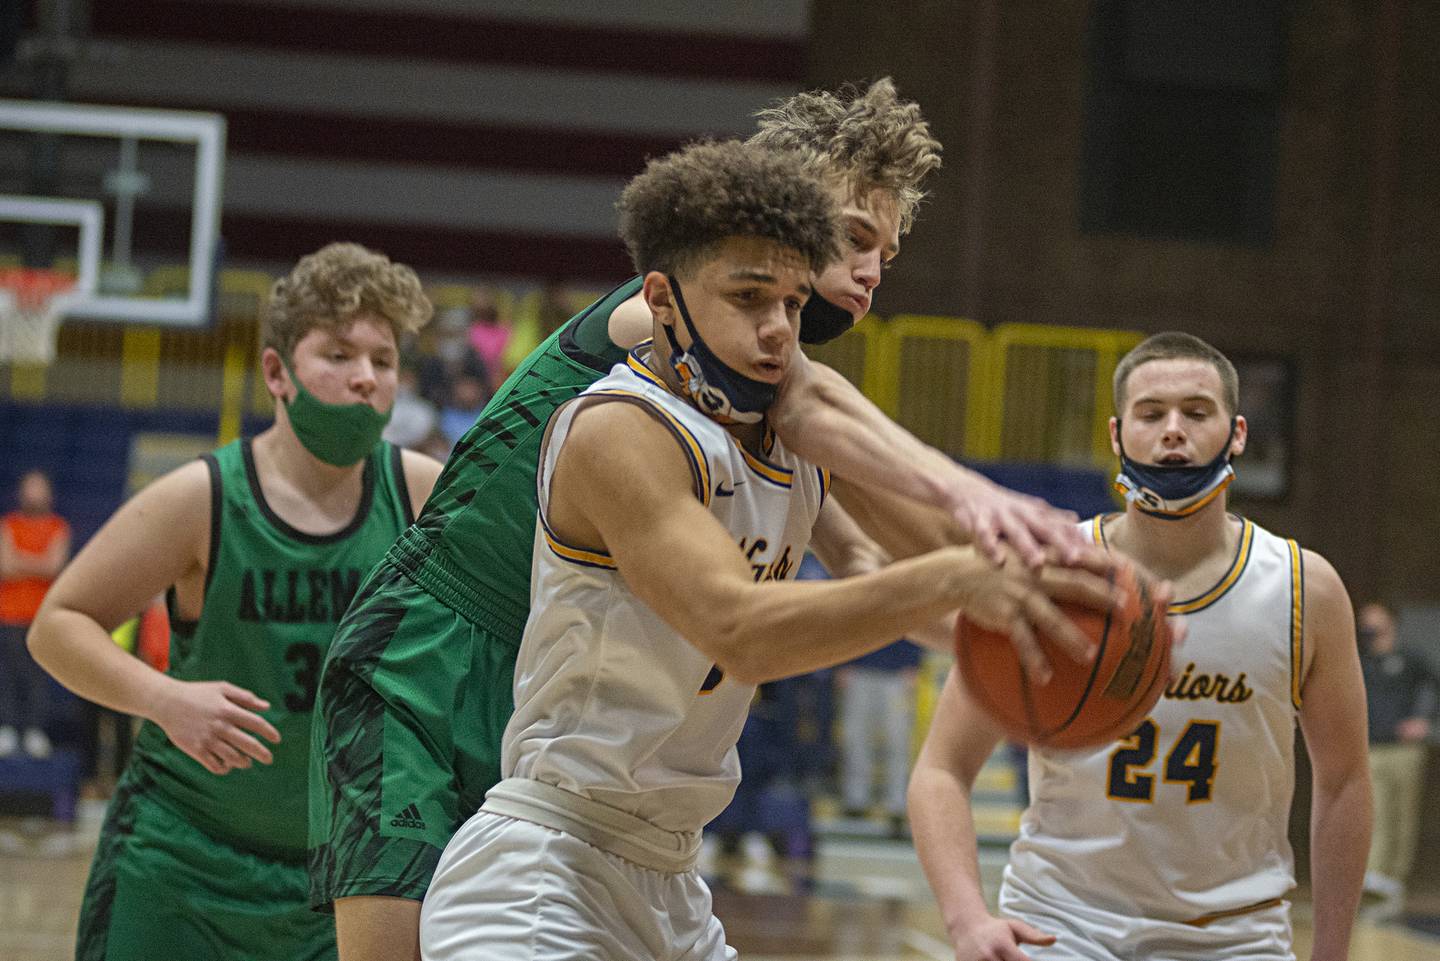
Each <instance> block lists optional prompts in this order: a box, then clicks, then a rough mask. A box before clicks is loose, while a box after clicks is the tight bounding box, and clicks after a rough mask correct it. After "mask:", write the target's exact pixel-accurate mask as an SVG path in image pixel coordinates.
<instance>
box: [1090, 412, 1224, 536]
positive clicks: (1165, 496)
mask: <svg viewBox="0 0 1440 961" xmlns="http://www.w3.org/2000/svg"><path fill="white" fill-rule="evenodd" d="M1120 426H1121V425H1120V422H1119V421H1118V420H1117V421H1116V424H1115V436H1116V437H1117V438H1118V437H1119V436H1120ZM1234 439H1235V418H1234V417H1232V418H1230V433H1229V434H1228V435H1227V436H1226V438H1225V443H1224V445H1222V446H1221V448H1220V453H1218V454H1216V455H1215V457H1214V459H1213V460H1211V461H1210V462H1209V463H1208V464H1201V465H1199V466H1198V467H1192V466H1189V465H1181V466H1165V465H1163V464H1141V463H1138V462H1136V461H1133V460H1131V459H1130V457H1129V456H1128V455H1127V454H1126V453H1125V444H1124V442H1123V441H1121V442H1120V473H1119V474H1117V475H1116V476H1115V489H1116V490H1117V491H1119V492H1120V493H1121V494H1123V495H1124V496H1125V500H1126V501H1127V502H1129V503H1131V504H1134V505H1135V507H1136V509H1137V510H1139V511H1140V512H1141V513H1144V514H1149V515H1151V516H1152V517H1163V518H1167V519H1170V520H1178V519H1179V518H1182V517H1189V516H1190V515H1191V514H1194V513H1195V512H1197V511H1199V510H1200V509H1201V508H1203V507H1204V506H1205V505H1206V504H1208V503H1210V501H1212V500H1214V499H1215V498H1216V497H1218V496H1220V492H1221V491H1223V490H1224V489H1225V488H1227V487H1229V486H1230V482H1231V481H1233V480H1234V479H1235V468H1234V467H1233V466H1231V464H1230V442H1231V441H1232V440H1234Z"/></svg>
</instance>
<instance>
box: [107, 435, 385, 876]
mask: <svg viewBox="0 0 1440 961" xmlns="http://www.w3.org/2000/svg"><path fill="white" fill-rule="evenodd" d="M204 460H205V463H206V465H207V466H208V467H209V468H210V560H209V564H208V565H207V570H206V575H205V576H206V583H205V600H204V605H203V607H202V608H201V613H200V618H199V620H198V621H194V622H183V621H179V620H178V619H175V622H174V625H173V628H172V632H171V639H170V668H169V673H170V675H171V676H173V677H177V678H180V679H181V680H186V681H229V682H230V683H232V684H235V685H237V686H239V687H243V688H246V689H247V690H250V691H253V692H254V693H255V694H257V695H259V696H260V697H262V698H264V699H265V700H267V701H269V702H270V709H269V710H267V711H264V712H262V713H263V714H264V716H265V718H266V720H268V721H269V722H270V723H271V724H273V725H274V726H275V728H276V730H278V731H279V732H280V737H281V742H280V743H279V744H270V743H269V742H268V741H265V740H264V739H263V738H261V737H260V736H259V735H253V736H254V737H255V738H256V739H257V740H260V741H261V743H264V744H266V746H267V747H269V748H270V751H271V753H272V754H273V755H274V757H275V760H274V763H273V764H268V765H267V764H260V763H259V762H256V763H254V764H252V765H251V767H250V768H249V769H247V770H237V771H231V772H230V773H228V774H225V775H223V776H219V777H217V776H216V775H214V774H211V773H210V772H209V771H206V770H205V769H204V768H203V767H201V766H200V764H199V763H198V762H196V761H195V760H194V759H192V758H191V757H190V756H189V755H187V754H185V753H184V752H183V751H181V750H180V749H179V748H178V747H176V746H175V745H174V744H172V743H171V742H170V740H169V738H167V737H166V736H165V732H164V731H162V730H161V729H160V728H159V727H158V726H157V725H155V724H151V723H146V724H145V725H144V727H143V728H142V729H141V731H140V735H139V737H138V738H137V740H136V747H135V760H134V762H133V763H134V764H137V765H139V766H140V767H141V769H142V771H143V773H144V774H146V775H148V777H149V778H150V779H151V781H152V782H153V784H154V792H155V793H156V794H158V796H159V797H160V798H161V800H163V801H164V802H165V803H168V804H169V805H171V806H172V807H174V808H175V809H176V810H177V812H178V813H180V814H182V815H183V816H185V817H186V818H187V819H189V820H191V821H194V822H195V823H196V824H198V825H200V826H201V827H202V828H203V829H204V830H206V831H207V832H208V833H210V834H212V835H214V836H215V837H217V838H220V839H222V840H224V841H226V842H228V843H230V844H233V845H234V846H236V847H238V848H242V849H244V850H249V851H253V852H255V853H257V854H261V855H264V856H266V857H271V858H278V859H285V860H301V859H303V858H304V857H305V844H306V819H307V816H308V815H307V810H306V782H307V772H308V770H309V758H310V716H311V710H312V707H313V706H314V703H315V689H316V684H317V683H318V681H319V677H320V665H321V663H322V662H323V661H324V658H325V651H326V649H327V648H328V647H329V646H330V639H331V637H332V636H333V634H334V632H335V625H336V623H337V622H338V621H339V620H340V618H341V616H342V615H343V614H344V613H345V609H346V608H347V607H348V606H349V604H350V599H351V598H352V597H353V596H354V594H355V591H356V588H358V587H359V585H360V580H361V578H362V577H363V576H364V574H365V573H366V572H367V571H369V570H370V568H371V567H372V566H374V564H375V562H376V561H377V560H378V559H379V558H380V557H381V556H382V555H383V554H384V553H385V549H386V548H388V547H389V546H390V544H391V543H392V542H393V541H394V540H395V537H396V536H397V535H398V534H399V533H400V532H401V531H402V530H404V528H405V525H406V524H407V523H408V522H409V521H410V519H411V518H410V500H409V494H408V492H407V490H406V487H405V475H404V472H403V470H402V468H401V462H400V450H399V449H398V448H396V447H393V446H391V445H390V444H387V443H384V442H382V443H380V444H378V445H377V446H376V447H375V449H374V450H373V451H371V453H370V455H369V457H368V459H367V460H366V462H365V469H364V474H363V479H362V487H361V496H360V505H359V507H358V509H357V510H356V512H355V516H354V518H353V519H352V520H351V522H350V523H349V524H347V525H346V526H345V528H344V529H343V530H340V531H337V532H335V533H333V534H326V535H315V534H305V533H302V532H301V531H297V530H295V529H294V528H293V527H291V526H290V525H289V524H287V523H285V521H283V520H281V519H280V518H279V517H278V516H277V515H276V514H275V513H274V512H273V511H272V510H271V509H270V505H269V504H267V503H266V501H265V497H264V495H263V493H262V492H261V490H260V482H259V479H258V477H257V475H256V472H255V460H254V457H253V455H252V453H251V449H250V441H248V440H240V441H236V442H235V443H232V444H228V445H226V446H225V447H222V448H220V449H219V450H217V451H215V452H214V453H213V454H206V455H205V456H204Z"/></svg>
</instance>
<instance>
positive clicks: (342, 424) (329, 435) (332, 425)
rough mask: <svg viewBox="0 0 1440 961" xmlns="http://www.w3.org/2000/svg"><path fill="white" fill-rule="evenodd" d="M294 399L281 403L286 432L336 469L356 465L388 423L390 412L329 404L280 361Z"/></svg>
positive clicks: (349, 405)
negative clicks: (293, 435)
mask: <svg viewBox="0 0 1440 961" xmlns="http://www.w3.org/2000/svg"><path fill="white" fill-rule="evenodd" d="M281 363H283V364H285V370H286V371H287V372H288V373H289V374H290V382H291V383H293V384H294V385H295V397H294V398H293V399H291V400H289V401H286V402H284V403H285V412H286V414H288V415H289V417H290V428H291V429H292V430H293V431H295V436H296V437H297V438H299V440H300V443H301V444H303V445H305V449H306V450H308V451H309V452H310V453H312V454H314V455H315V457H316V458H317V459H319V460H322V461H324V462H325V463H327V464H333V465H334V466H336V467H349V466H350V465H351V464H358V463H359V462H360V461H362V460H364V459H365V455H366V454H368V453H370V450H371V448H373V447H374V446H375V445H376V444H378V443H380V434H381V433H382V432H383V431H384V430H385V425H386V424H388V423H390V414H391V412H392V411H393V410H394V408H393V407H392V408H391V410H387V411H386V412H385V413H383V414H382V413H380V412H379V411H377V410H376V409H375V408H373V407H371V406H370V405H369V404H365V403H360V404H329V403H326V402H325V401H322V400H320V399H319V398H317V397H316V396H315V395H314V394H312V393H310V392H309V391H308V390H306V389H305V385H304V384H302V383H300V378H299V377H296V376H295V371H294V370H292V369H291V367H290V364H289V363H288V362H286V361H284V360H282V361H281Z"/></svg>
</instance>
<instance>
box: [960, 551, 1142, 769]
mask: <svg viewBox="0 0 1440 961" xmlns="http://www.w3.org/2000/svg"><path fill="white" fill-rule="evenodd" d="M1115 578H1116V581H1117V582H1118V583H1119V585H1120V586H1121V587H1122V588H1125V589H1126V597H1127V600H1126V602H1125V603H1124V605H1123V606H1121V607H1117V608H1115V609H1114V610H1112V611H1110V612H1109V613H1102V612H1100V611H1095V610H1091V609H1089V608H1085V607H1080V606H1078V605H1074V604H1060V605H1059V607H1060V609H1061V611H1062V612H1063V613H1064V614H1065V615H1066V616H1067V617H1069V618H1070V619H1071V621H1073V622H1074V623H1075V625H1076V626H1077V627H1078V628H1079V629H1080V631H1081V633H1083V634H1085V635H1086V636H1087V637H1088V638H1090V640H1091V641H1092V642H1093V643H1095V644H1096V645H1097V650H1096V654H1095V660H1094V661H1093V662H1092V663H1090V664H1077V663H1076V662H1075V661H1072V660H1071V659H1070V658H1068V657H1066V656H1065V655H1064V654H1063V653H1062V652H1061V651H1060V649H1059V648H1058V647H1056V646H1055V645H1054V644H1052V643H1050V642H1049V641H1048V640H1046V639H1045V638H1044V637H1041V638H1040V644H1041V647H1042V648H1043V649H1044V651H1045V656H1046V657H1047V658H1049V660H1050V666H1051V668H1052V671H1053V675H1052V677H1051V678H1050V681H1049V683H1047V684H1045V685H1043V686H1041V685H1037V684H1035V683H1034V682H1033V681H1031V680H1030V678H1028V677H1026V675H1025V671H1024V668H1023V667H1022V665H1021V663H1020V658H1019V656H1018V655H1017V654H1016V653H1015V648H1014V647H1012V646H1011V643H1010V638H1009V637H1008V636H1006V635H1005V634H1003V633H1000V632H998V631H991V630H987V629H985V628H983V627H980V626H979V625H977V624H974V623H971V622H970V621H968V620H966V619H965V618H964V617H961V618H960V620H959V623H958V624H957V625H956V637H955V648H956V656H957V658H958V666H959V669H960V677H961V680H962V681H963V683H964V684H965V688H966V690H967V691H969V693H970V696H971V697H973V698H974V699H975V701H976V702H977V703H978V704H979V705H980V706H981V707H982V708H984V710H985V712H986V713H987V714H989V715H990V717H991V718H993V719H994V720H995V722H996V723H997V724H999V726H1000V727H1001V728H1002V729H1003V730H1004V731H1005V732H1006V734H1008V735H1009V736H1011V737H1013V738H1015V739H1016V740H1019V741H1023V742H1025V743H1026V744H1032V745H1035V746H1038V747H1051V748H1083V747H1095V746H1098V745H1101V744H1105V743H1108V742H1110V741H1113V740H1115V739H1116V738H1120V737H1123V736H1125V735H1126V734H1128V733H1130V731H1131V730H1133V729H1134V728H1135V726H1136V725H1137V724H1139V723H1140V721H1141V720H1142V719H1143V718H1144V717H1145V715H1146V714H1148V713H1149V712H1150V709H1151V708H1152V707H1154V706H1155V702H1156V701H1157V700H1159V699H1160V694H1161V692H1162V691H1163V690H1164V689H1165V683H1166V681H1167V679H1168V678H1169V675H1170V627H1169V623H1168V622H1167V621H1166V619H1165V609H1164V606H1163V605H1162V604H1161V603H1160V602H1159V601H1158V600H1157V599H1156V598H1155V595H1154V591H1153V589H1152V587H1151V585H1150V583H1149V581H1148V580H1146V579H1145V578H1138V577H1136V575H1135V570H1134V568H1133V567H1131V566H1130V565H1128V564H1126V565H1122V566H1121V567H1119V568H1118V569H1117V570H1116V573H1115Z"/></svg>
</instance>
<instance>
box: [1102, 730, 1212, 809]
mask: <svg viewBox="0 0 1440 961" xmlns="http://www.w3.org/2000/svg"><path fill="white" fill-rule="evenodd" d="M1159 737H1160V728H1159V727H1157V726H1156V724H1155V722H1154V721H1152V720H1150V719H1149V718H1146V719H1145V720H1144V721H1143V722H1142V723H1141V724H1140V726H1139V727H1137V728H1136V729H1135V731H1134V732H1133V733H1132V734H1131V735H1130V736H1129V737H1127V738H1125V740H1123V741H1121V742H1120V746H1119V747H1118V748H1116V750H1115V753H1114V754H1112V755H1110V778H1109V781H1110V783H1109V785H1108V788H1107V790H1106V794H1108V795H1109V796H1110V797H1111V798H1113V799H1114V800H1117V801H1152V800H1154V797H1155V776H1154V775H1153V774H1141V773H1136V772H1132V770H1131V769H1132V768H1146V767H1149V766H1150V762H1151V761H1153V760H1155V743H1156V741H1158V740H1159ZM1219 746H1220V722H1219V721H1191V722H1190V723H1189V724H1188V725H1187V726H1186V728H1185V730H1184V731H1183V732H1182V733H1181V734H1180V737H1179V738H1178V739H1176V741H1175V746H1174V747H1172V748H1171V749H1170V754H1169V755H1168V756H1167V757H1166V758H1165V783H1166V784H1188V785H1189V794H1188V796H1187V797H1186V799H1185V800H1186V803H1189V804H1193V803H1196V802H1199V801H1208V800H1210V798H1211V794H1212V792H1213V791H1214V788H1215V772H1216V771H1217V770H1218V769H1219V767H1220V765H1219V764H1218V763H1217V762H1216V760H1215V752H1216V750H1217V749H1218V748H1219Z"/></svg>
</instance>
